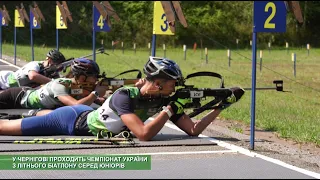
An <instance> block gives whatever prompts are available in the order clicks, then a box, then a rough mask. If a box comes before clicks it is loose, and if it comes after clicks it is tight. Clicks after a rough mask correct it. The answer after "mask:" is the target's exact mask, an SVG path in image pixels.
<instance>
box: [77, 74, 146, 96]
mask: <svg viewBox="0 0 320 180" xmlns="http://www.w3.org/2000/svg"><path fill="white" fill-rule="evenodd" d="M135 71H137V72H138V75H137V77H136V78H133V79H125V78H119V79H117V78H116V77H118V76H120V75H123V74H127V73H130V72H135ZM141 76H142V73H141V71H140V70H139V69H132V70H128V71H124V72H122V73H120V74H118V75H116V76H114V77H111V78H108V77H106V73H105V72H103V73H102V74H101V75H99V78H100V80H99V81H97V82H96V83H95V84H93V83H88V82H83V83H80V84H72V85H71V94H74V95H82V96H85V95H88V94H89V93H91V92H92V91H93V90H94V89H95V87H96V86H97V85H99V86H108V90H110V91H111V92H112V93H113V92H114V91H115V90H117V89H119V88H120V87H123V86H124V85H134V84H135V83H136V82H138V81H139V79H140V78H141Z"/></svg>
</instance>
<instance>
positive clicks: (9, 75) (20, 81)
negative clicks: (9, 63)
mask: <svg viewBox="0 0 320 180" xmlns="http://www.w3.org/2000/svg"><path fill="white" fill-rule="evenodd" d="M42 63H43V61H32V62H29V63H28V64H26V65H24V66H23V67H22V68H20V69H18V70H17V71H15V72H13V71H1V72H0V88H1V89H8V88H11V87H20V86H29V87H31V86H38V85H37V83H35V82H33V81H31V80H30V79H29V77H28V73H29V71H36V72H40V70H41V69H42V68H43V65H42Z"/></svg>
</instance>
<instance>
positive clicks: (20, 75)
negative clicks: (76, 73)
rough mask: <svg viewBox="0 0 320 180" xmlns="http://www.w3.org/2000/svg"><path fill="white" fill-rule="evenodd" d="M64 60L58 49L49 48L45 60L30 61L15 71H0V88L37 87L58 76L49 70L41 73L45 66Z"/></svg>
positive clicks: (57, 63)
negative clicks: (46, 72) (47, 72)
mask: <svg viewBox="0 0 320 180" xmlns="http://www.w3.org/2000/svg"><path fill="white" fill-rule="evenodd" d="M64 61H66V59H65V57H64V55H63V54H62V53H61V52H59V51H58V50H55V49H53V50H50V51H49V52H48V54H47V57H46V60H45V61H32V62H29V63H28V64H26V65H24V66H23V67H22V68H20V69H18V70H17V71H15V72H13V71H0V90H5V89H8V88H12V87H21V86H27V87H37V86H40V85H42V84H46V83H48V82H50V81H51V79H52V78H58V77H59V74H58V73H56V72H51V73H50V74H43V73H42V72H43V70H44V69H45V68H48V67H51V66H56V65H59V64H61V63H63V62H64Z"/></svg>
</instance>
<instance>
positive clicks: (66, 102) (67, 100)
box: [58, 93, 97, 106]
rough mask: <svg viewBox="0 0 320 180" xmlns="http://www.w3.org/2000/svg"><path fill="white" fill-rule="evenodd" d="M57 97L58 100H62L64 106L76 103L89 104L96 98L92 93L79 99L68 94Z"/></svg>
mask: <svg viewBox="0 0 320 180" xmlns="http://www.w3.org/2000/svg"><path fill="white" fill-rule="evenodd" d="M58 99H59V101H60V102H62V103H63V104H64V105H66V106H72V105H78V104H84V105H88V106H90V105H91V104H92V103H93V102H94V101H95V100H96V99H97V97H96V96H95V95H94V94H92V93H90V94H89V95H88V96H86V97H84V98H82V99H80V100H77V99H75V98H73V97H72V96H70V95H63V96H58Z"/></svg>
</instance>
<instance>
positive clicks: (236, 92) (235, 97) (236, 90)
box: [219, 87, 245, 110]
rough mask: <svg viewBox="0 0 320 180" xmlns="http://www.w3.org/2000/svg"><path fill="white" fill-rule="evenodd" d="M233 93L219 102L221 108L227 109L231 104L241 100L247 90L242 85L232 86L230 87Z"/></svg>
mask: <svg viewBox="0 0 320 180" xmlns="http://www.w3.org/2000/svg"><path fill="white" fill-rule="evenodd" d="M230 90H231V91H232V94H231V95H230V96H228V97H227V98H226V99H224V100H222V101H221V103H220V104H219V107H220V109H221V110H223V109H226V108H228V107H230V106H231V104H233V103H235V102H237V101H239V100H240V99H241V97H242V95H243V94H244V92H245V90H244V89H242V88H241V87H232V88H230Z"/></svg>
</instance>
